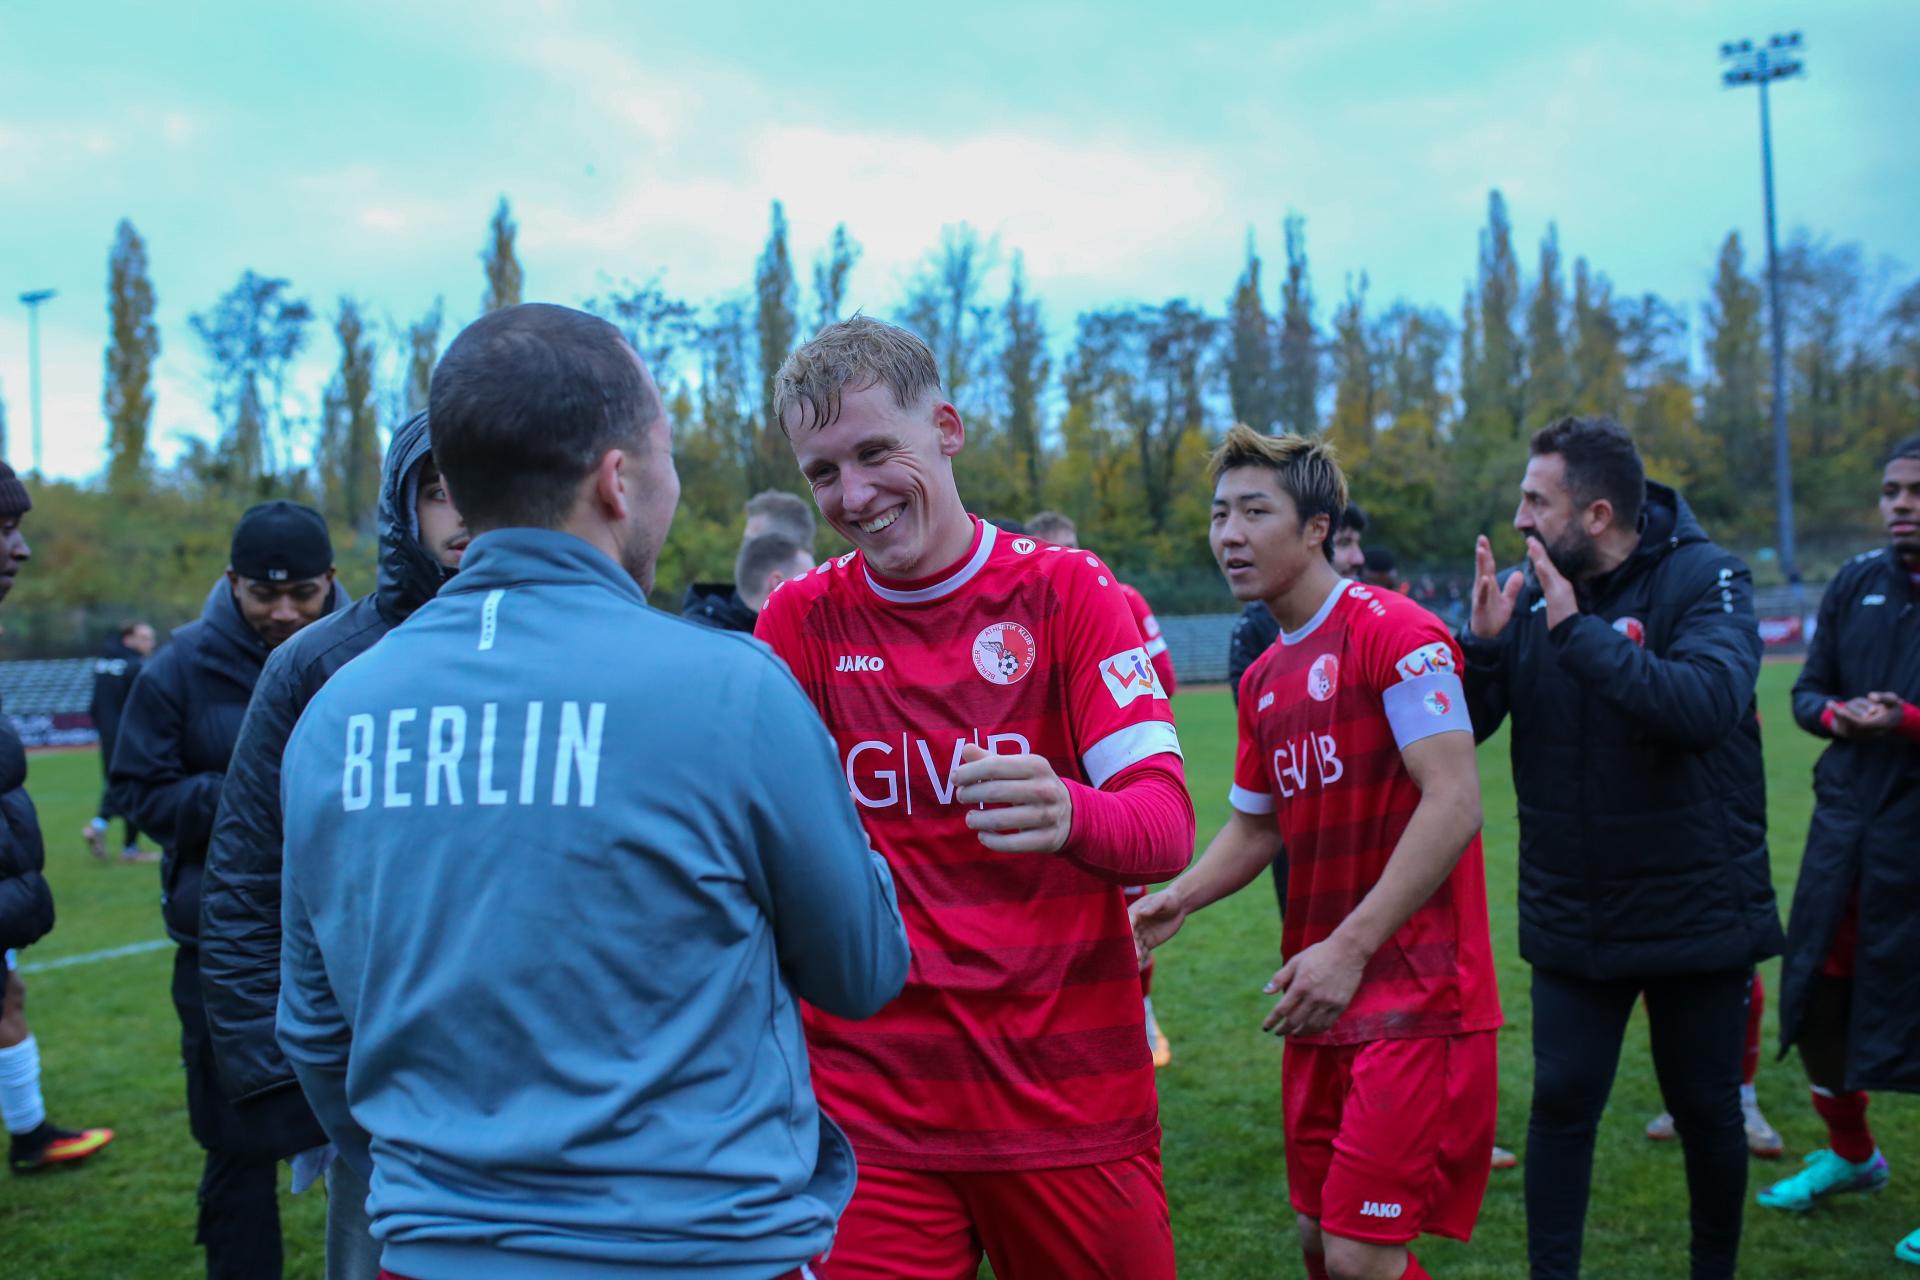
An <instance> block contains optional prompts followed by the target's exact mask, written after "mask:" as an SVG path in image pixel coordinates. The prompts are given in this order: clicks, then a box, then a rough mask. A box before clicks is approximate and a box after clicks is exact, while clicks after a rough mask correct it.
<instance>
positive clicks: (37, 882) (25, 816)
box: [0, 712, 53, 981]
mask: <svg viewBox="0 0 1920 1280" xmlns="http://www.w3.org/2000/svg"><path fill="white" fill-rule="evenodd" d="M46 865H47V850H46V845H45V844H44V843H43V842H42V840H41V838H40V815H39V814H37V813H35V812H34V808H33V800H32V799H31V798H30V797H29V796H28V795H27V752H26V748H25V747H23V746H21V745H20V734H19V733H18V731H16V730H15V729H14V727H13V720H12V718H11V717H9V716H7V715H6V714H5V713H4V712H0V951H5V950H12V949H16V948H19V947H30V946H32V945H33V944H34V943H36V942H38V941H39V940H40V939H42V938H44V937H46V936H47V934H48V933H49V932H51V931H52V929H53V890H51V889H49V888H48V887H47V877H46V875H45V874H44V871H45V868H46ZM3 980H4V978H0V981H3Z"/></svg>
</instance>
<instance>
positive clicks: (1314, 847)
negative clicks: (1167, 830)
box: [1132, 427, 1500, 1280]
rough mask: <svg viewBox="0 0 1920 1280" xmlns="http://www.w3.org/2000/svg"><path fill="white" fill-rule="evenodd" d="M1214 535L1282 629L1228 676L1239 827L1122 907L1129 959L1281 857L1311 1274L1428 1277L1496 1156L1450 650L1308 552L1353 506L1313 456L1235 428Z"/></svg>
mask: <svg viewBox="0 0 1920 1280" xmlns="http://www.w3.org/2000/svg"><path fill="white" fill-rule="evenodd" d="M1213 477H1214V500H1213V525H1212V533H1211V541H1212V545H1213V552H1214V556H1215V558H1216V559H1218V560H1219V562H1220V567H1221V569H1222V570H1223V571H1224V572H1225V574H1226V577H1227V585H1228V586H1229V587H1230V588H1231V589H1232V591H1233V593H1234V595H1235V597H1236V598H1238V599H1241V600H1262V601H1265V602H1266V603H1267V604H1268V606H1269V607H1270V608H1271V609H1272V612H1273V615H1274V617H1275V618H1277V619H1278V620H1279V622H1280V635H1279V638H1278V640H1277V642H1276V643H1275V644H1274V645H1273V647H1272V648H1270V649H1268V650H1267V651H1266V652H1265V653H1264V654H1263V655H1261V657H1260V658H1259V659H1257V660H1256V661H1255V662H1254V664H1253V665H1252V666H1251V667H1250V668H1248V670H1247V674H1246V677H1245V680H1244V682H1243V683H1242V685H1241V690H1240V693H1241V696H1240V708H1239V715H1240V749H1239V758H1238V763H1237V765H1236V766H1235V769H1234V781H1233V790H1232V793H1231V800H1232V804H1233V816H1232V817H1231V818H1229V819H1228V821H1227V824H1226V826H1225V827H1223V828H1222V829H1221V831H1220V833H1219V834H1218V835H1217V836H1215V837H1214V839H1213V842H1212V843H1211V844H1210V845H1208V846H1207V850H1206V852H1205V854H1203V855H1202V856H1201V858H1200V860H1199V861H1198V862H1197V863H1195V864H1194V866H1193V869H1192V870H1190V871H1189V872H1187V873H1186V874H1185V875H1183V876H1182V877H1180V879H1178V880H1177V881H1175V882H1174V883H1173V884H1172V885H1170V886H1168V887H1167V888H1166V889H1165V890H1162V891H1161V892H1159V893H1156V894H1151V895H1149V896H1148V897H1146V898H1145V899H1143V900H1141V901H1140V902H1138V903H1136V904H1135V905H1134V907H1133V911H1132V915H1133V923H1134V933H1135V937H1136V939H1137V941H1138V944H1139V947H1140V949H1141V951H1142V952H1143V953H1144V952H1146V951H1148V950H1151V949H1152V948H1154V947H1157V946H1159V945H1161V944H1162V943H1164V942H1165V941H1166V940H1167V939H1168V938H1171V937H1172V936H1173V935H1174V933H1176V932H1177V931H1178V930H1179V928H1180V926H1181V924H1182V923H1183V922H1184V921H1185V919H1186V917H1187V916H1188V915H1190V914H1192V913H1193V912H1195V911H1198V910H1200V909H1201V908H1203V907H1205V906H1207V905H1209V904H1210V903H1213V902H1216V901H1218V900H1219V899H1221V898H1223V897H1226V896H1227V895H1228V894H1231V893H1233V892H1235V891H1236V890H1238V889H1240V888H1242V887H1243V886H1245V885H1247V884H1248V883H1250V882H1252V881H1253V880H1254V879H1255V878H1256V877H1257V876H1258V875H1259V874H1260V872H1261V870H1262V869H1263V868H1265V867H1266V866H1267V865H1268V864H1269V863H1271V862H1272V861H1273V857H1274V855H1275V854H1276V853H1278V852H1279V851H1280V849H1281V847H1282V844H1283V843H1284V845H1285V847H1286V850H1287V853H1288V856H1289V862H1290V874H1289V879H1288V883H1287V908H1286V921H1285V926H1284V929H1283V932H1282V950H1283V952H1284V954H1285V957H1286V962H1285V964H1284V965H1283V966H1282V967H1281V969H1280V971H1279V972H1278V973H1276V974H1274V976H1273V979H1272V981H1271V982H1269V983H1268V984H1267V991H1268V992H1269V993H1280V995H1281V999H1280V1001H1279V1003H1278V1004H1276V1005H1275V1006H1274V1008H1273V1010H1272V1012H1271V1013H1269V1014H1268V1015H1267V1018H1266V1021H1265V1022H1264V1023H1263V1024H1262V1025H1263V1026H1264V1027H1265V1029H1267V1030H1269V1031H1273V1032H1275V1033H1276V1034H1279V1035H1284V1036H1285V1037H1286V1038H1287V1047H1286V1054H1285V1061H1284V1066H1283V1084H1282V1094H1283V1111H1284V1116H1285V1124H1286V1143H1287V1184H1288V1188H1289V1193H1290V1197H1291V1199H1292V1202H1293V1207H1294V1209H1295V1211H1296V1212H1297V1214H1298V1215H1299V1227H1300V1237H1301V1247H1302V1249H1303V1251H1304V1253H1305V1255H1306V1265H1307V1273H1308V1275H1309V1276H1315V1277H1327V1276H1337V1277H1341V1278H1342V1280H1375V1278H1376V1277H1377V1278H1378V1280H1399V1278H1400V1277H1402V1276H1405V1277H1408V1278H1409V1280H1419V1278H1420V1277H1424V1276H1425V1275H1426V1274H1427V1272H1426V1271H1425V1270H1423V1269H1422V1268H1421V1266H1420V1264H1419V1262H1418V1261H1417V1260H1416V1259H1415V1258H1414V1257H1413V1255H1412V1254H1411V1253H1410V1252H1409V1251H1408V1250H1407V1247H1406V1246H1407V1245H1408V1243H1410V1242H1411V1241H1412V1240H1413V1238H1414V1237H1415V1236H1418V1235H1420V1234H1421V1233H1422V1232H1428V1233H1432V1234H1435V1235H1444V1236H1451V1237H1453V1238H1455V1239H1461V1240H1464V1239H1466V1238H1468V1237H1469V1236H1470V1235H1471V1234H1472V1230H1473V1224H1474V1220H1475V1218H1476V1217H1477V1216H1478V1214H1479V1209H1480V1200H1481V1196H1482V1195H1483V1194H1484V1192H1485V1190H1486V1183H1487V1150H1488V1148H1489V1146H1490V1145H1491V1144H1492V1142H1493V1121H1494V1110H1495V1101H1496V1092H1495V1073H1496V1068H1497V1058H1496V1054H1495V1049H1494V1030H1495V1028H1497V1027H1498V1026H1499V1025H1500V1004H1499V996H1498V992H1497V991H1496V989H1495V986H1494V976H1493V958H1492V943H1491V941H1490V939H1489V937H1488V932H1487V896H1486V883H1485V878H1484V873H1483V870H1482V866H1481V854H1480V834H1479V833H1480V789H1479V775H1478V772H1477V769H1476V766H1475V762H1474V753H1473V730H1472V725H1471V724H1470V723H1469V721H1468V719H1467V714H1466V703H1465V699H1464V698H1463V697H1462V695H1461V690H1460V678H1459V675H1458V674H1457V673H1458V671H1459V667H1460V658H1459V654H1458V652H1457V650H1456V648H1455V646H1454V643H1453V640H1452V639H1451V637H1449V636H1448V634H1447V631H1446V628H1445V627H1444V626H1442V625H1441V623H1440V620H1439V619H1437V618H1435V617H1434V616H1433V615H1432V614H1430V613H1428V612H1427V611H1426V610H1425V609H1422V608H1421V607H1420V606H1419V605H1417V604H1415V603H1413V602H1412V601H1411V600H1409V599H1407V598H1406V597H1404V596H1400V595H1397V594H1394V593H1389V592H1383V591H1378V590H1376V589H1374V588H1370V587H1364V586H1360V585H1357V584H1355V583H1351V582H1347V581H1344V580H1343V579H1341V577H1340V576H1339V575H1338V574H1337V573H1336V572H1335V571H1334V569H1333V566H1332V565H1331V564H1329V563H1328V561H1327V557H1326V555H1325V554H1324V552H1323V551H1322V545H1321V544H1322V543H1323V542H1324V541H1325V540H1326V538H1327V537H1328V536H1329V534H1330V532H1331V526H1332V524H1333V522H1334V521H1335V520H1336V519H1337V518H1338V516H1339V512H1340V510H1341V508H1342V507H1343V506H1344V505H1345V503H1346V487H1347V486H1346V478H1345V477H1344V476H1343V475H1341V473H1340V468H1339V466H1338V465H1337V464H1336V463H1335V461H1334V459H1333V456H1332V454H1331V451H1329V450H1328V449H1327V448H1326V446H1324V445H1321V444H1317V443H1314V442H1311V441H1308V440H1303V439H1301V438H1299V437H1297V436H1265V435H1261V434H1260V433H1258V432H1255V431H1252V430H1250V429H1248V428H1246V427H1235V428H1234V429H1233V430H1232V431H1231V432H1230V433H1228V436H1227V440H1226V443H1225V445H1224V446H1223V447H1222V448H1221V450H1220V451H1219V452H1218V453H1217V454H1215V455H1214V460H1213Z"/></svg>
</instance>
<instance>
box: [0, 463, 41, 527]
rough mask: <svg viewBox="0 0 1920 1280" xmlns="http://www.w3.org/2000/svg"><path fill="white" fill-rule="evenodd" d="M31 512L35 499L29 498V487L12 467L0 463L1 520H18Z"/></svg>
mask: <svg viewBox="0 0 1920 1280" xmlns="http://www.w3.org/2000/svg"><path fill="white" fill-rule="evenodd" d="M31 510H33V499H32V498H29V497H28V496H27V486H25V485H23V484H21V483H20V477H19V476H17V475H15V474H14V473H13V468H12V467H10V466H8V465H7V464H6V463H4V462H0V520H17V519H19V518H20V517H21V516H23V515H25V514H27V512H29V511H31Z"/></svg>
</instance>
